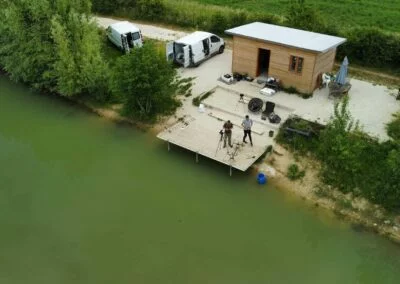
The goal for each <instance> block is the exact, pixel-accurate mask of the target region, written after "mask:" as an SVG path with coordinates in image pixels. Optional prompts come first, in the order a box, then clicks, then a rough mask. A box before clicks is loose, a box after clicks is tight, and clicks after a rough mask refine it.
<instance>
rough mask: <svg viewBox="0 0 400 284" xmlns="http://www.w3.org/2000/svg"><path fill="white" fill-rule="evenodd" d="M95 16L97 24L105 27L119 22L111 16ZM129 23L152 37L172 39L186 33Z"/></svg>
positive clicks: (144, 34) (146, 35)
mask: <svg viewBox="0 0 400 284" xmlns="http://www.w3.org/2000/svg"><path fill="white" fill-rule="evenodd" d="M95 18H96V20H97V23H98V25H99V26H100V27H103V28H107V27H108V26H109V25H111V24H113V23H116V22H120V20H115V19H111V18H104V17H95ZM131 23H132V24H134V25H135V26H137V27H138V28H139V29H140V30H141V31H142V34H143V36H145V37H148V38H152V39H157V40H165V41H172V40H175V39H178V38H181V37H184V36H185V35H187V33H185V32H182V31H175V30H170V29H166V28H160V27H157V26H152V25H144V24H139V23H135V22H131Z"/></svg>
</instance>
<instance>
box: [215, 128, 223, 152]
mask: <svg viewBox="0 0 400 284" xmlns="http://www.w3.org/2000/svg"><path fill="white" fill-rule="evenodd" d="M218 134H219V136H220V137H219V141H218V145H217V149H216V150H215V156H217V153H218V150H221V144H222V139H223V137H224V131H222V130H220V131H219V133H218Z"/></svg>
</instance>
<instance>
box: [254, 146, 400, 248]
mask: <svg viewBox="0 0 400 284" xmlns="http://www.w3.org/2000/svg"><path fill="white" fill-rule="evenodd" d="M293 163H296V164H298V165H299V166H300V168H301V169H304V170H305V171H306V175H305V177H304V178H303V179H301V180H297V181H291V180H290V179H289V178H288V177H287V176H286V172H287V167H288V166H289V165H290V164H293ZM319 166H320V165H319V163H318V161H315V160H312V159H311V158H308V157H301V158H300V159H297V158H296V157H294V156H293V154H292V153H291V152H289V151H288V150H286V149H285V148H283V147H282V146H280V145H276V146H275V147H274V151H273V152H272V153H271V154H270V155H269V156H267V157H266V158H265V159H264V160H263V161H262V162H261V163H259V164H256V165H255V166H254V167H255V168H256V169H257V171H259V172H264V173H266V174H267V175H268V174H269V173H271V168H272V169H273V173H272V174H271V175H270V177H269V179H268V182H269V183H270V184H271V185H273V186H274V187H275V188H278V189H279V190H283V191H286V192H290V193H291V194H294V195H296V196H298V197H300V198H302V199H303V200H305V201H307V202H310V204H312V205H313V206H315V207H320V208H324V209H326V210H329V211H330V212H332V213H334V214H335V215H336V216H337V218H339V219H343V220H346V221H347V222H350V223H351V226H352V228H353V229H354V230H356V231H370V232H374V233H376V234H378V235H381V236H383V237H385V238H387V239H389V240H391V241H393V242H394V243H396V244H400V216H394V215H393V214H391V213H390V212H386V211H385V210H384V209H382V208H381V207H380V206H378V205H375V204H371V203H369V202H368V201H367V200H366V199H363V198H355V197H353V196H352V195H351V194H347V195H345V194H343V193H341V192H339V191H338V190H335V189H332V188H330V187H329V186H328V185H326V184H323V183H322V182H321V180H320V178H319V170H318V168H319Z"/></svg>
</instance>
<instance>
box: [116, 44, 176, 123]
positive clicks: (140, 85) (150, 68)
mask: <svg viewBox="0 0 400 284" xmlns="http://www.w3.org/2000/svg"><path fill="white" fill-rule="evenodd" d="M176 82H177V73H176V70H175V69H174V68H173V66H172V65H171V64H170V63H168V62H167V61H166V60H165V56H164V55H162V54H161V53H160V52H158V51H157V49H156V48H155V46H154V45H153V44H152V43H146V45H145V46H143V47H142V48H136V49H133V51H132V52H131V53H130V54H127V55H124V56H121V57H120V58H119V59H118V60H117V62H116V65H115V68H114V70H113V75H112V90H113V93H114V94H115V95H116V96H118V97H119V98H121V99H122V100H123V102H124V107H123V112H124V114H125V115H128V116H130V117H133V118H135V119H139V120H142V121H154V120H155V119H157V117H158V116H159V115H164V114H170V113H172V112H173V111H174V110H175V109H176V108H177V107H178V106H179V103H178V101H177V100H176V98H175V96H176V94H177V91H178V89H179V88H178V86H177V83H176Z"/></svg>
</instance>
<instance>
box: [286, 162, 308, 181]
mask: <svg viewBox="0 0 400 284" xmlns="http://www.w3.org/2000/svg"><path fill="white" fill-rule="evenodd" d="M305 175H306V172H305V170H300V168H299V166H298V165H297V164H290V165H289V167H288V169H287V174H286V176H287V177H288V178H289V179H290V180H293V181H294V180H298V179H302V178H303V177H304V176H305Z"/></svg>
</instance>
